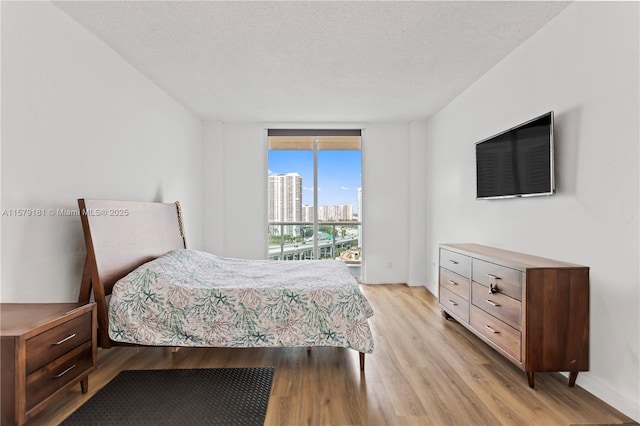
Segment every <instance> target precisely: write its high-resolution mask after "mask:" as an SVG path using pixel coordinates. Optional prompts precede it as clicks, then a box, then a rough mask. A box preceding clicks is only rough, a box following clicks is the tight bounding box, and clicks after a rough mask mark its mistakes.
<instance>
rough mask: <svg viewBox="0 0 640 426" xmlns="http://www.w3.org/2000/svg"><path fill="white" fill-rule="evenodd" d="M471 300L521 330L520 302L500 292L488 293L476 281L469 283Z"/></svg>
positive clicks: (485, 288)
mask: <svg viewBox="0 0 640 426" xmlns="http://www.w3.org/2000/svg"><path fill="white" fill-rule="evenodd" d="M471 286H472V287H471V301H472V303H473V304H474V305H476V306H477V307H478V308H480V309H482V310H483V311H485V312H487V313H489V314H491V315H493V316H494V317H496V318H498V319H499V320H501V321H504V322H506V323H507V324H509V325H510V326H511V327H513V328H515V329H518V330H522V302H520V301H519V300H516V299H513V298H511V297H509V296H506V295H504V294H502V293H493V294H492V293H490V292H489V289H488V288H487V287H485V286H483V285H481V284H478V283H476V282H473V283H471Z"/></svg>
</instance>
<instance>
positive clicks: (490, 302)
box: [487, 299, 500, 307]
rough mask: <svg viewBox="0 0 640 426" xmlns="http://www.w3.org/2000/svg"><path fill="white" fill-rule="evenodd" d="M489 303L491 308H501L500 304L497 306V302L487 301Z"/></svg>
mask: <svg viewBox="0 0 640 426" xmlns="http://www.w3.org/2000/svg"><path fill="white" fill-rule="evenodd" d="M487 303H488V304H490V305H491V306H495V307H498V306H500V305H499V304H497V303H496V302H492V301H491V300H489V299H487Z"/></svg>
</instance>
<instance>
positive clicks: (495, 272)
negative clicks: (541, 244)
mask: <svg viewBox="0 0 640 426" xmlns="http://www.w3.org/2000/svg"><path fill="white" fill-rule="evenodd" d="M472 279H473V281H475V282H477V283H480V284H482V285H483V286H485V287H490V286H491V285H493V287H494V288H496V289H497V290H498V291H499V292H500V293H504V294H506V295H507V296H511V297H513V298H514V299H517V300H520V301H522V272H520V271H518V270H517V269H511V268H507V267H506V266H501V265H496V264H495V263H491V262H485V261H484V260H479V259H473V276H472Z"/></svg>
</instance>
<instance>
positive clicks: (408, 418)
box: [29, 285, 634, 425]
mask: <svg viewBox="0 0 640 426" xmlns="http://www.w3.org/2000/svg"><path fill="white" fill-rule="evenodd" d="M362 289H363V291H364V293H365V295H366V296H367V298H368V299H369V301H370V302H371V305H372V306H373V309H374V311H375V315H374V317H373V318H372V319H371V320H370V323H371V328H372V330H373V333H374V339H375V344H376V346H375V350H374V353H373V354H372V355H367V356H366V366H365V372H364V374H361V373H360V370H359V366H358V353H357V352H355V351H352V350H348V349H342V348H314V349H313V350H312V351H311V352H310V353H307V351H306V350H305V349H304V348H284V349H208V348H183V349H180V351H179V352H177V353H175V354H172V353H171V350H170V349H168V348H134V347H131V348H124V347H122V348H114V349H108V350H100V351H99V357H98V361H99V362H98V370H97V371H96V372H95V373H93V374H91V376H90V378H89V393H88V394H86V395H82V394H81V393H80V386H78V387H77V389H76V388H74V389H73V390H72V391H70V392H68V393H67V394H66V395H65V396H64V397H62V398H61V399H60V400H59V401H57V402H55V403H54V404H52V405H51V406H49V407H48V408H47V409H46V410H44V411H42V412H41V413H40V414H39V415H38V416H37V417H35V418H34V419H32V421H31V422H29V425H51V424H57V423H59V422H60V421H62V420H63V419H64V418H65V417H67V416H68V415H69V414H70V413H71V412H73V410H75V409H76V408H78V407H79V406H80V405H81V404H82V403H83V402H85V401H86V400H87V399H88V398H89V397H90V396H91V395H93V394H94V393H95V392H96V391H98V390H99V388H101V387H102V386H104V385H105V384H106V383H108V382H109V381H110V380H111V379H112V378H113V377H115V376H116V375H117V374H118V372H120V371H121V370H127V369H129V370H132V369H147V368H148V369H153V368H215V367H244V366H267V365H273V366H275V367H276V372H275V377H274V381H273V385H272V389H271V398H270V400H269V406H268V409H267V416H266V421H265V424H267V425H385V424H388V425H422V424H424V425H499V424H505V425H594V424H634V423H633V421H632V420H631V419H629V418H628V417H626V416H624V415H623V414H621V413H620V412H618V411H616V410H614V409H613V408H611V407H609V406H608V405H606V404H605V403H603V402H602V401H600V400H598V399H597V398H595V397H594V396H592V395H591V394H589V393H588V392H586V391H585V390H583V389H582V388H580V387H579V384H580V376H578V382H577V385H576V387H574V388H569V387H567V386H566V378H565V377H563V376H561V375H560V374H557V373H538V374H536V379H535V380H536V382H535V389H530V388H529V386H528V384H527V380H526V377H525V375H524V373H523V372H521V371H520V370H518V369H517V368H516V367H515V366H514V365H512V364H510V363H509V362H508V361H506V360H505V359H504V358H503V357H501V356H499V355H498V354H496V353H495V352H494V351H493V349H491V348H490V347H489V346H487V345H486V344H484V343H482V342H481V341H480V340H479V339H478V338H477V337H475V336H474V335H472V334H471V333H469V332H468V331H467V330H466V329H465V328H464V327H462V326H460V325H459V324H457V323H455V322H453V321H447V320H445V319H444V318H443V317H442V316H441V315H440V309H439V308H438V303H437V299H436V298H435V297H434V296H432V295H431V293H429V292H428V291H427V290H426V289H425V288H422V287H407V286H404V285H363V286H362ZM582 374H584V373H582Z"/></svg>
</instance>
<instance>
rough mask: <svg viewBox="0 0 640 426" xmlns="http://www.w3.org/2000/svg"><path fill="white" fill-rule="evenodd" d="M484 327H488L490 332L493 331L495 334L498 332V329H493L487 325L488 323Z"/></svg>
mask: <svg viewBox="0 0 640 426" xmlns="http://www.w3.org/2000/svg"><path fill="white" fill-rule="evenodd" d="M484 327H485V328H486V329H488V330H489V331H490V332H492V333H495V334H500V332H499V331H496V330H494V329H493V328H491V327H489V326H488V325H485V326H484Z"/></svg>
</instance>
